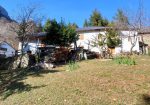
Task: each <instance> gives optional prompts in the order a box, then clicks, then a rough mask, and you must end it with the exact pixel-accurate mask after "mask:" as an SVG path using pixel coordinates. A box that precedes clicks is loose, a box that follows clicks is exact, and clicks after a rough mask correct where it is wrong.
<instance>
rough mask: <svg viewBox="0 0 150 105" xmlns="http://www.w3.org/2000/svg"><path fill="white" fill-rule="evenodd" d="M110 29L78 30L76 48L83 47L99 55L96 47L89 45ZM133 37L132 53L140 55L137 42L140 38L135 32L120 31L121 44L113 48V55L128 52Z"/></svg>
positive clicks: (88, 28) (87, 28)
mask: <svg viewBox="0 0 150 105" xmlns="http://www.w3.org/2000/svg"><path fill="white" fill-rule="evenodd" d="M107 29H110V27H85V28H78V29H77V33H78V34H79V40H78V41H77V46H78V47H83V48H84V49H87V50H90V51H94V52H98V53H101V51H100V50H99V48H98V47H93V46H91V43H92V41H93V40H95V38H96V39H97V40H98V35H99V34H102V35H104V36H105V34H106V30H107ZM134 36H135V39H136V43H135V46H134V47H133V51H136V52H139V53H140V45H139V42H140V41H141V36H139V35H138V33H137V32H136V31H128V30H121V31H120V39H121V41H122V44H120V45H119V46H117V47H115V48H114V51H113V52H112V53H113V54H118V53H120V52H121V51H122V52H130V49H131V47H132V42H133V41H135V40H134Z"/></svg>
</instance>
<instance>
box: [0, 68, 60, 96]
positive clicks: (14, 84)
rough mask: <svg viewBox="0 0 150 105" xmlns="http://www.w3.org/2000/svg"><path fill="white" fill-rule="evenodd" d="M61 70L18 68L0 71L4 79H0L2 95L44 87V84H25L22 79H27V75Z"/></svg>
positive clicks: (41, 74)
mask: <svg viewBox="0 0 150 105" xmlns="http://www.w3.org/2000/svg"><path fill="white" fill-rule="evenodd" d="M56 72H60V71H59V70H43V69H39V68H38V69H37V68H30V69H18V70H14V71H9V72H8V71H7V72H4V73H0V76H1V77H2V78H3V80H2V81H1V80H0V95H1V97H2V99H6V98H7V97H9V96H11V95H13V94H15V93H21V92H28V91H30V90H32V89H37V88H42V87H45V86H46V85H42V86H31V85H30V84H25V83H24V82H22V80H24V79H26V78H27V76H35V77H43V74H48V73H56Z"/></svg>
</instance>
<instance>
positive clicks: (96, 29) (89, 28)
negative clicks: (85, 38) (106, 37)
mask: <svg viewBox="0 0 150 105" xmlns="http://www.w3.org/2000/svg"><path fill="white" fill-rule="evenodd" d="M110 28H111V27H84V28H77V29H76V31H77V32H81V31H99V30H105V29H110Z"/></svg>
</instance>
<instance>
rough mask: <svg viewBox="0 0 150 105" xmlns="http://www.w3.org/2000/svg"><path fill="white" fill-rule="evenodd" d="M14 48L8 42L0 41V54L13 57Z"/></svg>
mask: <svg viewBox="0 0 150 105" xmlns="http://www.w3.org/2000/svg"><path fill="white" fill-rule="evenodd" d="M15 52H16V50H15V48H13V47H12V46H11V45H10V44H9V43H7V42H5V41H3V42H1V43H0V54H1V55H5V56H6V57H13V56H14V55H15Z"/></svg>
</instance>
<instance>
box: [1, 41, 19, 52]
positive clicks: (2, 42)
mask: <svg viewBox="0 0 150 105" xmlns="http://www.w3.org/2000/svg"><path fill="white" fill-rule="evenodd" d="M4 43H6V44H7V45H9V46H10V47H12V48H13V49H14V50H16V49H15V48H14V47H13V46H12V45H11V44H9V43H8V42H6V41H0V46H1V45H2V44H4Z"/></svg>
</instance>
